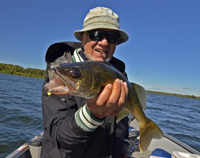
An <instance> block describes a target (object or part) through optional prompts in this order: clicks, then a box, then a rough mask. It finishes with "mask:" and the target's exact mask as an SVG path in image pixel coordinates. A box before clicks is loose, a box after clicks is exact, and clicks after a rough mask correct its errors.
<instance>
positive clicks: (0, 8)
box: [0, 0, 200, 96]
mask: <svg viewBox="0 0 200 158" xmlns="http://www.w3.org/2000/svg"><path fill="white" fill-rule="evenodd" d="M97 6H102V7H108V8H110V9H112V10H113V11H114V12H115V13H117V14H118V15H119V18H120V28H121V29H122V30H124V31H125V32H127V34H128V35H129V40H128V41H127V42H126V43H123V44H121V45H118V46H117V49H116V51H115V54H114V56H115V57H117V58H119V59H121V60H122V61H124V62H125V63H126V72H127V74H128V78H129V81H130V82H134V83H137V84H140V85H141V86H143V87H144V88H145V89H146V90H152V91H160V92H168V93H177V94H187V95H195V96H200V1H199V0H123V1H122V0H101V1H91V0H79V1H78V0H48V1H40V0H34V1H27V0H17V1H15V0H1V1H0V63H6V64H13V65H19V66H22V67H24V68H39V69H46V63H45V53H46V50H47V49H48V47H49V46H50V45H51V44H53V43H56V42H62V41H76V42H77V40H76V38H75V37H74V31H76V30H81V29H82V27H83V20H84V18H85V16H86V15H87V13H88V12H89V10H90V9H92V8H94V7H97Z"/></svg>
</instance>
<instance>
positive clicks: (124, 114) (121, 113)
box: [116, 109, 129, 122]
mask: <svg viewBox="0 0 200 158" xmlns="http://www.w3.org/2000/svg"><path fill="white" fill-rule="evenodd" d="M128 115H129V112H127V111H125V110H123V109H122V110H121V111H120V113H119V114H118V115H117V120H116V122H119V121H120V120H121V119H123V118H124V117H125V116H128Z"/></svg>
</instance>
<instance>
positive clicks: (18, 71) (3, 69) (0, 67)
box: [0, 63, 200, 99]
mask: <svg viewBox="0 0 200 158" xmlns="http://www.w3.org/2000/svg"><path fill="white" fill-rule="evenodd" d="M0 73H4V74H12V75H20V76H27V77H35V78H44V76H45V70H41V69H35V68H26V69H25V68H23V67H21V66H18V65H12V64H4V63H0ZM146 92H147V93H155V94H162V95H170V96H177V97H185V98H193V99H200V96H199V97H197V96H194V95H182V94H175V93H166V92H156V91H149V90H146Z"/></svg>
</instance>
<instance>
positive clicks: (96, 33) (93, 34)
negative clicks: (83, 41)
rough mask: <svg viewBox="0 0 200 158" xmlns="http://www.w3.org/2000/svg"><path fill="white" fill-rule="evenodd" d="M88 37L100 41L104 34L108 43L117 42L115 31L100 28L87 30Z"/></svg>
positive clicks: (117, 35)
mask: <svg viewBox="0 0 200 158" xmlns="http://www.w3.org/2000/svg"><path fill="white" fill-rule="evenodd" d="M88 33H89V37H90V39H91V40H93V41H101V40H103V38H104V37H105V36H106V39H107V41H108V43H110V44H117V42H118V40H119V34H118V33H116V32H107V31H102V30H91V31H88Z"/></svg>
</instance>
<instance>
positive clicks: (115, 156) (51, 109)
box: [41, 7, 130, 158]
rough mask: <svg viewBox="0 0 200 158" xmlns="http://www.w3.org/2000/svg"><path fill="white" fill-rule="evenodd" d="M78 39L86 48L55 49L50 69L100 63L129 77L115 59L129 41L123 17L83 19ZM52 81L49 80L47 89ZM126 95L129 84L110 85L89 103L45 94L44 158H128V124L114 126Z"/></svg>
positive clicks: (95, 14) (93, 13) (102, 13)
mask: <svg viewBox="0 0 200 158" xmlns="http://www.w3.org/2000/svg"><path fill="white" fill-rule="evenodd" d="M74 35H75V37H76V38H77V39H78V40H79V41H81V45H82V47H81V46H80V45H79V44H78V43H59V44H56V45H52V46H51V47H50V48H49V49H48V51H47V54H46V61H47V69H49V68H50V67H55V66H57V65H60V64H62V63H66V62H80V61H85V60H96V61H107V62H110V63H111V64H113V65H114V66H115V67H116V68H117V69H118V70H119V71H121V72H122V73H123V74H124V75H125V76H126V73H125V65H124V63H123V62H122V61H120V60H119V59H116V58H114V57H113V54H114V52H115V49H116V45H118V44H121V43H123V42H126V41H127V40H128V35H127V34H126V33H125V32H124V31H122V30H120V28H119V17H118V15H117V14H115V13H114V12H113V11H112V10H110V9H108V8H104V7H96V8H94V9H91V10H90V12H89V13H88V14H87V16H86V17H85V19H84V23H83V29H82V30H80V31H75V33H74ZM63 44H65V47H64V46H63ZM61 45H62V47H61ZM78 47H79V48H78ZM80 47H81V48H80ZM75 48H78V49H75ZM65 49H66V50H65ZM55 56H56V57H55ZM48 81H49V79H48V74H46V76H45V82H44V84H45V83H47V82H48ZM127 95H128V88H127V84H126V83H125V82H122V81H121V80H119V79H117V80H116V81H115V82H114V83H113V85H111V84H108V85H106V86H105V87H104V89H103V90H102V92H101V93H100V94H99V95H98V96H97V97H96V98H94V99H91V100H86V99H85V98H80V97H75V96H60V95H54V94H50V95H48V94H47V93H46V92H45V91H43V96H42V101H43V102H42V103H43V126H44V138H43V143H42V153H41V156H42V157H45V158H47V157H54V158H59V157H67V158H96V157H99V158H106V157H109V158H111V157H112V158H126V157H130V155H129V152H128V118H127V117H125V118H123V119H122V120H121V121H120V122H118V123H116V116H117V114H118V113H119V112H120V110H121V109H122V108H123V105H124V104H125V102H126V97H127Z"/></svg>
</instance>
